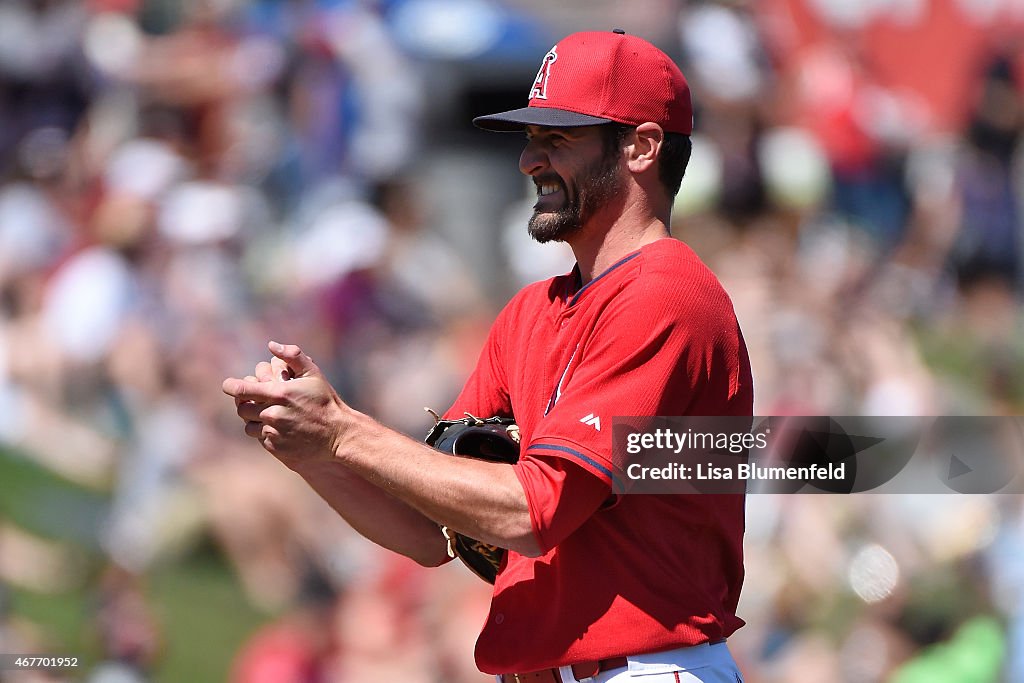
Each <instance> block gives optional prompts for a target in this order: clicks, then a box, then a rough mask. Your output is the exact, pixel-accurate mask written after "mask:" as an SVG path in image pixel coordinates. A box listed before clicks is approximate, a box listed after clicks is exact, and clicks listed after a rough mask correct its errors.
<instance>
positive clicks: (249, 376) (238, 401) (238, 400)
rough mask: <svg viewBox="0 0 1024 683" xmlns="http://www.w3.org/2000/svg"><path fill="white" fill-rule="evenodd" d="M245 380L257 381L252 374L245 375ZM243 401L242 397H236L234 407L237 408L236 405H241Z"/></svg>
mask: <svg viewBox="0 0 1024 683" xmlns="http://www.w3.org/2000/svg"><path fill="white" fill-rule="evenodd" d="M245 381H246V382H256V381H257V379H256V378H255V377H254V376H252V375H246V376H245ZM243 403H245V401H243V400H242V399H240V398H236V399H235V407H236V408H237V407H238V406H240V405H242V404H243Z"/></svg>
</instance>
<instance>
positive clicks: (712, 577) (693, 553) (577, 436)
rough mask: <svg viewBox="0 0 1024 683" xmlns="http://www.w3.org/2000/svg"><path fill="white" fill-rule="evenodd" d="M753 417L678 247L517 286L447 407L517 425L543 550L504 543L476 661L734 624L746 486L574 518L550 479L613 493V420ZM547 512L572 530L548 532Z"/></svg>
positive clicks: (666, 244) (722, 326)
mask: <svg viewBox="0 0 1024 683" xmlns="http://www.w3.org/2000/svg"><path fill="white" fill-rule="evenodd" d="M752 410H753V388H752V380H751V374H750V363H749V360H748V358H747V351H746V347H745V345H744V343H743V337H742V335H741V333H740V329H739V324H738V323H737V321H736V315H735V312H734V311H733V307H732V303H731V302H730V300H729V297H728V295H727V294H726V293H725V290H724V289H722V286H721V284H720V283H719V282H718V279H717V278H716V277H715V276H714V274H713V273H712V272H711V271H710V270H709V269H708V268H707V267H706V266H705V265H704V264H703V263H702V262H701V261H700V259H699V258H698V257H697V256H696V254H694V253H693V251H692V250H691V249H690V248H689V247H688V246H686V245H685V244H683V243H682V242H679V241H678V240H675V239H662V240H658V241H656V242H653V243H651V244H648V245H646V246H644V247H643V248H641V249H640V250H638V251H635V252H633V253H631V254H630V255H628V256H626V257H625V258H623V259H621V260H620V261H618V262H617V263H616V264H614V265H613V266H611V267H610V268H609V269H608V270H606V271H605V272H604V273H602V274H601V275H599V276H598V277H596V278H594V279H593V280H591V281H590V282H589V283H587V285H586V286H584V287H582V288H580V287H579V275H578V273H577V272H575V271H574V272H573V273H570V274H569V275H563V276H559V277H555V278H552V279H551V280H547V281H544V282H538V283H535V284H533V285H530V286H528V287H526V288H525V289H523V290H522V291H521V292H519V294H517V295H516V296H515V297H514V298H513V299H512V301H511V302H509V304H508V305H507V306H506V307H505V309H504V310H503V311H502V312H501V314H500V315H499V316H498V319H497V320H496V321H495V323H494V327H493V328H492V330H491V333H490V336H489V337H488V340H487V343H486V345H485V347H484V350H483V352H482V354H481V356H480V360H479V362H478V365H477V367H476V369H475V371H474V372H473V374H472V376H471V377H470V379H469V381H468V382H467V383H466V386H465V387H464V388H463V390H462V393H461V394H460V396H459V398H458V399H457V401H456V402H455V404H454V405H453V406H452V408H451V409H450V410H449V411H448V414H449V415H450V416H461V415H462V414H463V412H469V413H471V414H473V415H481V416H489V415H511V416H514V417H515V418H516V420H517V422H518V423H519V427H520V430H521V435H522V444H523V447H522V457H521V460H520V463H519V464H518V465H516V466H515V467H516V468H517V474H518V475H519V479H520V482H521V483H522V484H523V487H524V490H525V492H526V496H527V500H528V503H529V506H530V514H531V519H532V520H533V523H534V531H535V535H536V536H537V539H538V542H539V543H540V544H541V548H542V549H543V550H544V551H545V552H544V554H543V555H542V556H540V557H536V558H531V557H526V556H523V555H519V554H517V553H515V552H509V553H508V556H507V560H506V564H505V566H504V567H503V568H502V570H501V572H500V573H499V575H498V579H497V582H496V583H495V586H494V595H493V598H492V600H491V609H490V613H489V614H488V616H487V622H486V624H485V625H484V628H483V631H482V633H481V634H480V638H479V639H478V641H477V648H476V662H477V666H479V668H480V669H481V670H482V671H485V672H488V673H495V674H497V673H507V672H512V671H534V670H537V669H543V668H548V667H555V666H565V665H568V664H572V663H577V662H581V661H593V660H599V659H606V658H610V657H617V656H622V655H631V654H639V653H645V652H656V651H659V650H667V649H672V648H676V647H683V646H689V645H696V644H699V643H703V642H708V641H716V640H719V639H721V638H725V637H727V636H729V635H730V634H731V633H732V632H733V631H735V630H736V629H737V628H739V627H740V626H742V625H743V621H742V620H740V619H739V618H738V617H737V616H736V614H735V611H736V604H737V602H738V600H739V594H740V586H741V584H742V582H743V548H742V541H743V525H744V519H743V496H742V495H622V496H617V497H614V498H612V497H609V498H608V500H607V501H606V502H605V503H604V504H603V505H600V506H596V505H595V508H596V509H594V508H590V509H588V510H587V511H586V516H585V517H582V518H581V517H580V516H576V517H575V518H574V517H573V509H572V508H573V502H572V501H571V500H560V499H559V498H560V496H559V494H560V492H561V490H562V489H561V485H560V484H561V482H562V477H563V476H576V477H582V478H584V479H587V478H588V476H589V477H590V479H588V481H587V482H586V483H587V484H589V485H590V486H591V490H592V489H593V485H594V482H600V483H601V485H603V486H604V487H605V489H604V491H605V493H604V494H603V495H607V496H610V483H611V473H612V471H613V470H615V469H616V466H617V465H618V466H619V467H621V466H622V463H615V462H613V454H612V439H611V433H612V419H613V418H614V417H615V416H625V415H751V414H752ZM537 472H541V473H543V475H546V476H538V475H537ZM583 473H586V474H583ZM552 482H554V483H552ZM576 490H577V491H579V490H584V489H582V488H577V489H576ZM601 495H602V494H599V497H600V496H601ZM567 498H568V497H567ZM591 510H594V511H593V512H592V513H591ZM563 511H564V512H563ZM553 517H562V518H568V519H574V521H573V522H572V525H573V526H572V527H571V528H568V529H564V528H563V529H555V527H557V524H550V525H549V523H550V520H551V519H552V518H553ZM580 519H582V522H580ZM563 526H564V525H563ZM552 544H554V545H552Z"/></svg>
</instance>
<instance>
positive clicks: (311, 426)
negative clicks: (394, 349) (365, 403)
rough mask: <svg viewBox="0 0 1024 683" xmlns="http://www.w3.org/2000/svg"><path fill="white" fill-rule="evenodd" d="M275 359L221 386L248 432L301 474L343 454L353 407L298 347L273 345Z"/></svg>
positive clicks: (271, 343) (231, 378)
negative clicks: (342, 450)
mask: <svg viewBox="0 0 1024 683" xmlns="http://www.w3.org/2000/svg"><path fill="white" fill-rule="evenodd" d="M268 348H269V349H270V352H271V353H272V354H273V358H272V359H271V361H270V362H269V363H268V362H266V361H264V362H261V363H259V364H258V365H257V366H256V369H255V374H254V375H249V376H248V377H245V378H244V379H239V378H235V377H229V378H228V379H226V380H224V383H223V385H222V386H221V388H222V389H223V391H224V393H225V394H227V395H229V396H232V397H234V399H235V406H236V410H237V413H238V417H240V418H241V419H242V420H243V421H244V422H245V433H246V435H248V436H251V437H253V438H254V439H257V440H258V441H259V442H260V444H261V445H262V446H263V448H265V449H266V450H267V452H269V453H270V454H271V455H273V456H274V457H275V458H277V459H278V460H280V461H281V462H283V463H284V464H285V465H287V466H288V467H289V468H291V469H293V470H296V469H299V468H301V467H302V466H304V465H308V464H312V463H315V462H318V461H329V460H331V459H333V458H334V457H335V455H336V454H337V453H338V451H339V448H340V445H341V440H342V437H343V435H344V434H345V433H346V431H347V428H348V427H349V426H350V424H351V423H352V422H353V420H354V417H355V415H356V413H355V411H353V410H352V409H351V408H349V407H348V406H347V405H346V404H345V402H344V401H342V400H341V397H340V396H338V393H337V392H336V391H335V390H334V388H333V387H332V386H331V385H330V383H329V382H328V381H327V380H326V378H324V375H323V373H322V372H321V371H320V368H319V367H317V365H316V363H314V362H313V360H312V359H311V358H310V357H309V356H307V355H306V354H305V353H303V352H302V349H300V348H299V347H298V346H295V345H293V344H288V345H282V344H278V343H277V342H270V343H269V344H268Z"/></svg>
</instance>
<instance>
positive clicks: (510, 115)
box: [473, 107, 614, 133]
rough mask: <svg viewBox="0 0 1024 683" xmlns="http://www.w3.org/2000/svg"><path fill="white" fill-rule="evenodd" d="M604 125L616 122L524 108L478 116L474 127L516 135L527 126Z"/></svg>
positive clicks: (570, 113)
mask: <svg viewBox="0 0 1024 683" xmlns="http://www.w3.org/2000/svg"><path fill="white" fill-rule="evenodd" d="M604 123H614V121H612V120H611V119H602V118H598V117H597V116H588V115H587V114H578V113H576V112H574V111H566V110H565V109H553V108H549V107H523V108H522V109H513V110H511V111H503V112H501V113H498V114H490V115H488V116H478V117H476V118H475V119H473V125H474V126H476V127H477V128H483V129H484V130H491V131H495V132H498V133H516V132H520V131H522V130H524V129H525V128H526V126H549V127H552V128H575V127H579V126H599V125H601V124H604Z"/></svg>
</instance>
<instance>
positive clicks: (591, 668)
mask: <svg viewBox="0 0 1024 683" xmlns="http://www.w3.org/2000/svg"><path fill="white" fill-rule="evenodd" d="M724 642H725V638H720V639H718V640H714V641H711V642H710V643H708V645H720V644H722V643H724ZM696 647H700V646H696ZM694 649H695V648H694ZM626 666H629V662H628V661H627V660H626V658H625V657H612V658H611V659H602V660H600V661H597V662H580V663H579V664H573V665H572V666H571V667H569V668H570V669H572V675H573V677H574V678H575V679H576V680H577V681H582V680H584V679H586V678H592V677H594V676H596V675H597V674H599V673H602V672H604V671H609V670H611V669H621V668H623V667H626ZM498 680H499V681H501V683H566V682H565V681H564V680H563V679H562V675H561V674H560V673H559V672H558V669H557V668H556V669H542V670H540V671H531V672H529V673H525V674H501V675H500V676H498Z"/></svg>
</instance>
